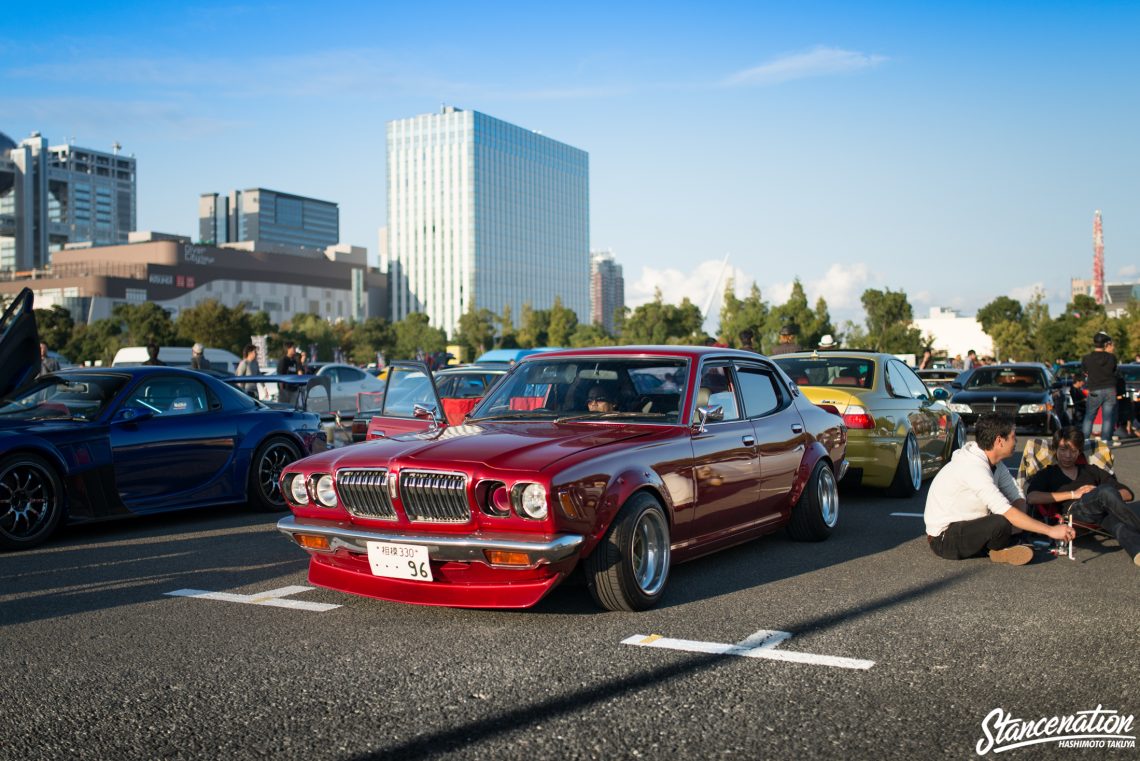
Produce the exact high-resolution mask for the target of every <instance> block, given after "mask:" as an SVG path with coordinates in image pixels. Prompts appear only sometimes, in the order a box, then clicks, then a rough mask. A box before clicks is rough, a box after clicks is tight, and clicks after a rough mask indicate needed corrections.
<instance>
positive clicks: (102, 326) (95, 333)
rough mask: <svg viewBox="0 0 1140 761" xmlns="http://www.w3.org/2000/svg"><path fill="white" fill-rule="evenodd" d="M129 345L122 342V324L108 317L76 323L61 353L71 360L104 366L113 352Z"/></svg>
mask: <svg viewBox="0 0 1140 761" xmlns="http://www.w3.org/2000/svg"><path fill="white" fill-rule="evenodd" d="M129 345H130V344H126V343H124V342H123V336H122V324H121V323H120V322H119V321H118V320H116V319H115V318H113V317H108V318H106V319H103V320H96V321H95V322H93V323H91V324H90V325H86V324H83V323H80V324H79V325H76V326H75V332H74V333H72V336H71V340H70V341H68V342H67V346H66V347H65V348H64V349H63V353H64V354H65V355H67V357H68V358H69V359H70V360H71V361H72V362H76V363H79V364H82V363H84V362H100V363H102V364H103V365H104V366H106V365H110V364H111V361H112V360H113V359H114V358H115V352H117V351H118V350H119V349H120V348H122V347H123V346H129Z"/></svg>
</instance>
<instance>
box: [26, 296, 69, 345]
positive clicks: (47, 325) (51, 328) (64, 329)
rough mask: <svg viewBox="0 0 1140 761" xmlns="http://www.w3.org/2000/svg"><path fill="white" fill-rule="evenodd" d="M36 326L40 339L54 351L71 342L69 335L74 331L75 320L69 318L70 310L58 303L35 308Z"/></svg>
mask: <svg viewBox="0 0 1140 761" xmlns="http://www.w3.org/2000/svg"><path fill="white" fill-rule="evenodd" d="M35 313H36V328H37V329H38V330H39V334H40V340H41V341H43V342H44V343H46V344H47V345H48V348H49V349H52V350H54V351H63V347H65V346H67V344H68V343H70V342H71V335H72V333H74V332H75V321H74V320H73V319H71V312H69V311H67V310H66V309H64V308H63V307H61V306H60V305H59V304H53V305H52V307H51V309H36V310H35Z"/></svg>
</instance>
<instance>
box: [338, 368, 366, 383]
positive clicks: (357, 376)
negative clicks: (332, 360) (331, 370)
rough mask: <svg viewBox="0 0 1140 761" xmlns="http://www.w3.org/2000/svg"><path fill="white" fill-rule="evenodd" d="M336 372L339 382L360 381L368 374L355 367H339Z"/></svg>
mask: <svg viewBox="0 0 1140 761" xmlns="http://www.w3.org/2000/svg"><path fill="white" fill-rule="evenodd" d="M335 372H336V374H337V377H338V378H339V380H338V383H359V382H360V381H362V380H364V376H365V375H366V374H367V373H365V372H364V371H363V370H357V369H356V368H355V367H338V368H336V371H335Z"/></svg>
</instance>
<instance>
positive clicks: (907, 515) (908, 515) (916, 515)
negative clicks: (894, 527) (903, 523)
mask: <svg viewBox="0 0 1140 761" xmlns="http://www.w3.org/2000/svg"><path fill="white" fill-rule="evenodd" d="M891 515H893V516H897V517H899V518H922V517H923V514H922V513H891Z"/></svg>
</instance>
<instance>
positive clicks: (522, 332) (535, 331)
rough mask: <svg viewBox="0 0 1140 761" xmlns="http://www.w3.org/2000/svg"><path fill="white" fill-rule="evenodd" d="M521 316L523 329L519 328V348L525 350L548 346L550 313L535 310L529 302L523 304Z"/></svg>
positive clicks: (543, 310)
mask: <svg viewBox="0 0 1140 761" xmlns="http://www.w3.org/2000/svg"><path fill="white" fill-rule="evenodd" d="M519 316H520V317H521V322H522V327H521V328H519V346H520V347H522V348H524V349H533V348H536V347H538V346H548V345H549V343H548V342H547V340H546V331H547V329H548V328H549V327H550V312H548V311H546V310H545V309H534V308H533V307H531V305H530V302H529V301H527V302H524V303H523V305H522V311H521V312H520V314H519Z"/></svg>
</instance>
